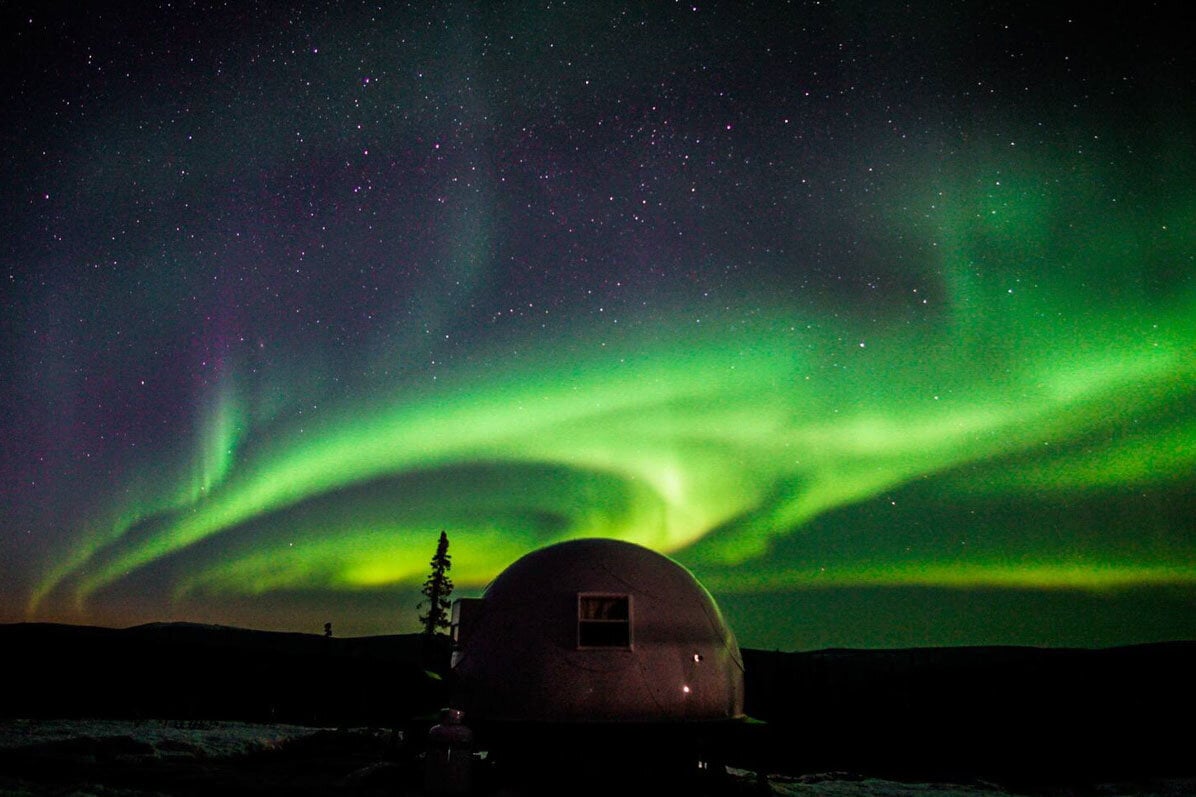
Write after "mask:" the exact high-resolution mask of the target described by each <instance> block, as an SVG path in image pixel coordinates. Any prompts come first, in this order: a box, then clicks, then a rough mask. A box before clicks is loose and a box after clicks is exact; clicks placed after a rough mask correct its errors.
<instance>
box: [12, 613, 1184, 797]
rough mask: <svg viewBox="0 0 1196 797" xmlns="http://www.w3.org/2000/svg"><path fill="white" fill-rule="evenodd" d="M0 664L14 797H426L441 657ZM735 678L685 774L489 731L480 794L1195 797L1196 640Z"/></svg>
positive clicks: (210, 630)
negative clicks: (737, 706)
mask: <svg viewBox="0 0 1196 797" xmlns="http://www.w3.org/2000/svg"><path fill="white" fill-rule="evenodd" d="M0 649H3V650H4V651H5V652H6V654H7V655H6V658H7V660H8V661H9V662H11V665H12V666H10V668H9V669H10V671H11V672H12V673H13V674H12V676H10V679H8V682H7V688H6V689H5V690H4V691H3V693H2V695H0V793H3V794H76V793H78V794H109V795H141V794H212V793H219V792H226V793H230V794H240V793H253V794H292V795H305V794H312V795H315V794H329V795H336V794H345V795H351V794H360V795H368V794H388V795H400V794H421V793H424V771H425V754H426V738H427V729H428V728H429V727H430V726H431V725H432V724H433V722H434V721H435V716H436V712H437V709H438V708H439V707H441V706H442V705H445V704H446V703H447V702H448V701H449V700H450V692H451V676H450V674H449V673H447V672H446V669H447V668H446V664H447V649H446V647H445V646H444V642H443V640H432V641H431V642H429V641H428V640H426V639H423V638H420V637H415V636H394V637H368V638H356V639H325V638H322V637H319V636H313V635H306V634H279V633H271V632H257V631H249V630H245V629H233V628H223V627H211V626H193V625H180V624H167V625H154V626H143V627H139V628H132V629H123V630H115V629H99V628H79V627H72V626H54V625H39V624H18V625H9V626H0ZM744 660H745V686H746V693H747V710H748V713H749V715H751V716H752V717H753V718H754V719H756V720H760V721H761V722H753V723H740V724H736V725H734V726H732V727H729V728H726V729H724V730H722V731H720V732H718V733H717V734H714V735H707V737H708V738H704V740H703V743H702V744H703V746H702V748H701V750H702V751H701V753H700V754H699V755H695V756H691V757H690V759H689V760H686V759H685V757H684V756H681V757H680V758H678V757H676V756H674V758H673V763H671V764H669V763H668V762H667V761H666V760H665V759H666V758H667V757H666V756H658V755H656V752H655V751H656V749H657V746H658V745H659V746H662V747H663V746H665V745H666V744H667V743H668V742H667V739H662V740H661V741H659V742H658V741H657V740H655V739H652V738H651V737H648V738H646V739H645V740H642V741H641V740H636V742H635V744H634V745H627V744H625V743H624V744H623V745H622V746H621V747H620V745H619V744H618V743H617V742H616V743H615V744H613V745H607V744H606V743H605V742H604V740H603V737H602V734H601V733H600V734H598V735H597V736H590V737H587V738H586V739H585V740H584V741H583V742H580V743H574V742H571V741H570V740H569V739H568V738H566V737H565V736H564V735H563V734H558V733H556V732H555V731H553V732H551V733H541V734H540V735H538V736H536V735H529V736H528V737H527V738H526V739H511V738H505V737H504V738H502V739H501V740H499V739H495V738H487V736H486V732H485V729H484V728H481V729H478V730H479V744H478V749H479V750H487V748H493V749H496V750H501V748H502V747H503V745H502V744H500V743H499V742H506V745H505V746H506V748H507V751H508V754H510V753H511V751H516V752H517V754H518V756H519V757H520V758H521V759H522V760H521V761H520V762H519V766H518V767H511V766H509V765H508V766H503V763H504V762H503V760H502V755H501V754H500V755H498V756H489V757H488V758H487V759H485V760H481V761H479V762H478V764H477V771H476V772H475V773H474V778H473V779H474V785H475V788H474V793H476V794H500V793H506V794H523V793H555V794H562V793H571V794H577V793H590V794H606V793H610V792H620V791H622V792H628V793H632V794H634V793H654V794H656V793H658V794H671V793H682V792H684V793H687V794H815V793H817V794H841V795H844V796H845V797H853V796H854V795H873V794H877V795H879V794H888V795H903V794H906V793H910V794H912V793H913V791H910V790H911V789H914V787H913V786H909V785H902V784H914V783H918V784H927V783H933V784H939V785H937V786H920V787H917V789H915V790H916V791H917V792H918V793H919V794H931V795H946V794H961V793H966V794H971V795H983V794H987V793H990V792H991V793H1008V794H1052V795H1054V794H1059V795H1062V794H1102V795H1106V794H1108V795H1111V794H1168V795H1177V794H1196V788H1193V784H1194V783H1196V781H1193V780H1192V778H1193V776H1196V756H1193V755H1192V750H1194V749H1196V724H1194V723H1193V721H1192V718H1193V717H1196V685H1194V684H1196V680H1194V679H1193V677H1192V673H1194V672H1196V643H1191V642H1177V643H1170V644H1157V645H1141V646H1133V647H1125V648H1112V649H1106V650H1043V649H1032V648H947V649H919V650H896V651H852V650H829V651H818V652H812V653H770V652H764V651H752V650H746V651H744ZM626 736H627V733H626V731H625V730H624V729H620V728H617V727H616V728H612V729H611V733H610V734H609V738H613V739H616V740H618V739H619V738H623V739H624V741H625V739H626ZM630 750H634V751H635V754H634V755H629V754H628V751H630ZM575 751H576V752H578V753H579V755H572V753H573V752H575ZM487 752H490V751H489V750H487ZM508 757H509V755H508ZM633 759H634V760H633ZM699 759H700V760H703V761H706V762H707V763H706V767H705V768H704V769H699V768H698V763H697V761H698V760H699ZM828 772H830V773H836V774H834V775H831V776H828V775H826V774H819V773H828ZM846 773H851V774H846ZM765 778H766V780H767V783H765V780H764V779H765ZM942 784H950V785H945V786H944V785H942Z"/></svg>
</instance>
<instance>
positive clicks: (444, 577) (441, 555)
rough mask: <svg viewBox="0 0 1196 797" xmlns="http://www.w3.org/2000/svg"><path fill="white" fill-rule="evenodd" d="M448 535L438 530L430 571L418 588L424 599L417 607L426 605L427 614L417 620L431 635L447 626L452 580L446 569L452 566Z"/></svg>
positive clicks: (425, 631) (445, 628)
mask: <svg viewBox="0 0 1196 797" xmlns="http://www.w3.org/2000/svg"><path fill="white" fill-rule="evenodd" d="M448 546H449V540H448V535H447V534H445V533H444V532H443V531H441V532H440V541H439V542H438V543H436V555H435V556H433V557H432V562H431V565H432V572H431V573H430V574H428V580H427V581H425V582H424V588H423V589H422V590H420V592H422V593H423V596H424V598H425V599H426V600H423V601H420V604H419V607H418V608H421V609H422V608H423V607H425V606H426V607H427V608H428V612H427V614H421V615H420V616H419V621H420V622H421V623H423V624H424V633H425V634H427V635H428V636H432V635H433V634H435V633H436V632H437V631H446V630H448V628H449V610H450V609H451V607H452V601H450V600H449V595H451V594H452V592H453V581H452V579H450V578H449V576H448V571H449V570H451V569H452V567H453V558H452V557H451V556H449V553H448Z"/></svg>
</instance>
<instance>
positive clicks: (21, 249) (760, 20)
mask: <svg viewBox="0 0 1196 797" xmlns="http://www.w3.org/2000/svg"><path fill="white" fill-rule="evenodd" d="M2 14H3V17H2V19H0V39H2V44H3V50H2V54H0V58H2V59H3V65H2V69H0V86H2V87H3V88H2V89H0V96H2V97H3V109H4V111H3V117H2V119H3V121H2V122H0V136H2V139H0V144H2V146H0V179H2V183H0V184H2V185H3V189H4V190H3V193H2V194H0V203H3V204H2V208H0V268H2V271H0V278H2V280H3V283H2V287H0V407H3V410H2V411H0V441H2V443H0V445H2V448H0V621H8V622H14V621H20V620H25V619H30V620H47V621H65V622H77V623H91V624H99V625H115V626H126V625H132V624H135V623H141V622H148V621H155V620H191V621H200V622H212V623H222V624H228V625H244V626H249V627H254V628H265V629H281V630H298V631H310V632H313V633H319V632H320V631H321V630H322V628H323V624H324V623H325V622H329V621H330V622H332V623H333V626H334V629H335V631H336V633H337V634H338V635H351V634H367V633H398V632H407V631H412V630H415V628H416V625H417V612H416V610H415V604H416V602H417V601H418V594H417V592H418V588H419V585H420V583H421V582H422V581H423V578H424V577H425V575H426V574H427V571H428V561H429V559H430V558H431V555H432V553H433V552H434V550H435V545H436V539H437V536H438V534H439V531H440V530H441V529H445V530H446V531H447V532H448V534H449V537H450V539H451V543H452V544H451V548H450V553H451V554H452V555H453V563H454V567H453V571H452V575H453V576H454V578H455V580H456V584H457V589H458V591H457V594H458V595H476V594H479V593H480V591H481V590H482V589H483V588H484V587H485V585H486V584H487V583H488V582H489V581H490V580H491V579H492V578H493V577H494V576H495V575H496V574H497V573H498V572H500V571H501V570H502V568H504V567H505V566H506V565H508V564H509V563H510V562H512V561H513V560H514V559H516V558H517V557H519V556H520V555H522V554H523V553H526V552H528V551H530V550H532V549H534V548H536V547H539V546H541V545H544V544H548V543H550V542H554V541H558V540H563V539H568V538H572V537H584V536H609V537H619V538H623V539H627V540H631V541H635V542H639V543H641V544H644V545H647V546H649V547H652V548H654V549H656V550H659V551H662V552H664V553H667V554H669V555H670V556H672V557H674V558H675V559H677V560H678V561H680V562H682V563H683V564H685V565H687V566H688V567H690V568H691V569H692V570H693V571H694V573H695V574H696V575H697V576H698V577H699V578H700V579H701V580H702V581H703V582H704V583H705V584H706V585H707V587H708V588H709V589H710V590H711V591H712V593H714V595H715V597H716V598H717V599H718V601H719V603H720V604H721V606H722V607H723V609H724V612H725V613H726V614H727V616H728V619H729V620H730V621H731V623H732V625H733V627H734V628H735V630H736V632H737V634H738V636H739V638H740V641H741V643H742V644H744V645H746V646H754V647H767V648H780V649H791V650H801V649H813V648H820V647H827V646H851V647H870V646H910V645H956V644H1033V645H1069V646H1070V645H1078V646H1104V645H1113V644H1124V643H1134V642H1144V641H1151V640H1161V639H1178V638H1196V475H1194V474H1196V135H1194V134H1196V91H1194V88H1196V87H1194V83H1196V64H1193V60H1192V57H1191V54H1190V53H1191V42H1190V35H1189V34H1190V31H1189V27H1190V26H1188V25H1185V24H1183V23H1181V22H1180V21H1179V20H1178V19H1176V18H1173V17H1172V16H1171V15H1170V14H1169V13H1167V12H1165V11H1164V10H1160V9H1157V8H1155V7H1154V6H1153V5H1152V4H1149V3H1134V4H1127V5H1125V6H1124V8H1123V9H1122V10H1120V11H1117V12H1110V11H1103V10H1098V9H1097V8H1096V7H1095V6H1094V5H1092V4H1090V3H1084V4H1077V5H1075V6H1074V7H1072V8H1068V7H1066V6H1064V5H1062V4H1056V3H1037V2H1034V3H1031V2H1027V3H1025V4H1004V3H1000V2H956V3H926V4H921V3H909V4H896V3H884V2H881V3H873V2H843V3H837V2H821V3H819V2H798V3H792V4H782V3H755V4H753V3H746V2H734V3H707V2H697V3H688V2H687V3H665V2H657V3H644V4H615V3H602V2H575V3H574V2H570V3H565V2H541V3H537V4H532V3H476V4H474V3H424V2H419V3H411V4H410V5H400V4H392V3H367V4H361V3H339V2H329V3H298V4H291V5H287V4H284V3H253V2H245V3H241V2H232V3H219V4H217V3H189V2H175V3H163V4H153V3H140V2H138V3H130V4H127V5H122V4H118V3H63V4H60V5H57V6H53V5H47V4H45V3H28V2H26V3H21V2H17V3H7V4H5V5H4V6H3V10H2Z"/></svg>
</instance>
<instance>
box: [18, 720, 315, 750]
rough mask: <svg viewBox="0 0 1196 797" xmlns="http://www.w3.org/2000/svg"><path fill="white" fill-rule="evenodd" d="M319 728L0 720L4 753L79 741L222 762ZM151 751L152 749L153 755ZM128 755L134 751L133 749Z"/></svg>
mask: <svg viewBox="0 0 1196 797" xmlns="http://www.w3.org/2000/svg"><path fill="white" fill-rule="evenodd" d="M318 731H319V729H318V728H305V727H302V726H299V725H258V724H254V723H248V722H208V721H194V722H193V721H173V720H172V721H164V720H145V721H138V720H114V719H93V720H27V719H17V720H0V750H14V749H17V748H35V749H45V748H46V746H48V745H54V744H56V743H63V742H69V741H71V740H78V739H92V740H97V741H100V740H105V739H109V740H111V739H128V740H131V741H132V742H134V743H136V744H137V745H139V746H140V747H139V749H142V750H145V754H158V755H160V756H163V757H168V756H180V755H193V756H196V757H203V758H222V757H226V756H235V755H242V754H246V753H253V752H258V751H262V750H271V749H276V748H278V747H279V746H281V745H282V744H283V743H285V742H287V741H290V740H293V739H299V738H302V737H305V736H311V735H313V734H315V733H317V732H318ZM146 746H148V748H152V751H151V750H150V749H147V747H146ZM129 749H134V748H133V747H130V748H129Z"/></svg>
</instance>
